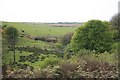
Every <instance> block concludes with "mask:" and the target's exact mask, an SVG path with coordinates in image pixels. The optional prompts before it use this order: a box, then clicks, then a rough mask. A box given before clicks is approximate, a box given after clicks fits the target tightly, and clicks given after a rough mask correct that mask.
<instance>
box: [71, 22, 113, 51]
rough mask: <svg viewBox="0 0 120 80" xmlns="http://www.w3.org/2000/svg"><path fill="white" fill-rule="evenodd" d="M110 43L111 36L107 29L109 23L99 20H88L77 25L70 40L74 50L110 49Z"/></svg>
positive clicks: (111, 40)
mask: <svg viewBox="0 0 120 80" xmlns="http://www.w3.org/2000/svg"><path fill="white" fill-rule="evenodd" d="M112 43H113V36H112V34H111V32H110V31H109V24H108V23H107V22H102V21H100V20H90V21H88V22H87V23H85V24H84V25H83V26H81V27H79V28H78V29H77V30H76V32H75V34H74V36H73V37H72V40H71V46H72V49H73V50H74V51H79V50H80V49H87V50H95V51H97V52H104V51H110V50H111V45H112Z"/></svg>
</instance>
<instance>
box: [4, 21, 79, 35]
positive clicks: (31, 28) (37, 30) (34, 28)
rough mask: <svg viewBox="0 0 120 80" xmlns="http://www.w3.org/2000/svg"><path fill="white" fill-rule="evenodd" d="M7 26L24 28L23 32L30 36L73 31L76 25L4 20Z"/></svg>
mask: <svg viewBox="0 0 120 80" xmlns="http://www.w3.org/2000/svg"><path fill="white" fill-rule="evenodd" d="M4 24H7V25H9V26H14V27H16V28H17V29H18V30H19V31H20V32H21V30H24V31H25V33H27V34H30V35H31V36H61V35H64V34H65V33H68V32H73V31H74V30H75V29H76V28H77V27H52V26H49V25H47V24H43V23H39V24H30V23H17V22H16V23H15V22H4V23H3V25H4Z"/></svg>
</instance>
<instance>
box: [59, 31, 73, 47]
mask: <svg viewBox="0 0 120 80" xmlns="http://www.w3.org/2000/svg"><path fill="white" fill-rule="evenodd" d="M72 36H73V33H72V32H71V33H66V34H65V35H64V36H62V37H61V39H60V42H61V43H62V44H63V45H67V44H69V43H70V41H71V38H72Z"/></svg>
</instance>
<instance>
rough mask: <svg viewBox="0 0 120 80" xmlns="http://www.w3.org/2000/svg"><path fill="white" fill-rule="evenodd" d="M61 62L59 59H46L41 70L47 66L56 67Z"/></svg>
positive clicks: (41, 65)
mask: <svg viewBox="0 0 120 80" xmlns="http://www.w3.org/2000/svg"><path fill="white" fill-rule="evenodd" d="M59 62H60V59H59V58H56V57H49V58H45V59H44V60H43V61H42V62H41V64H40V67H41V68H45V67H47V66H49V65H50V66H54V65H57V64H58V63H59Z"/></svg>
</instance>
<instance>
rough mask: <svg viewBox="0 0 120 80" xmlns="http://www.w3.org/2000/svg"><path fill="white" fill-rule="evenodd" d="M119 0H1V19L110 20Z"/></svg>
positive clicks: (49, 20)
mask: <svg viewBox="0 0 120 80" xmlns="http://www.w3.org/2000/svg"><path fill="white" fill-rule="evenodd" d="M118 2H119V0H0V21H10V22H86V21H88V20H90V19H100V20H107V21H109V20H110V19H111V17H112V16H113V15H114V14H115V13H117V12H118Z"/></svg>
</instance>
